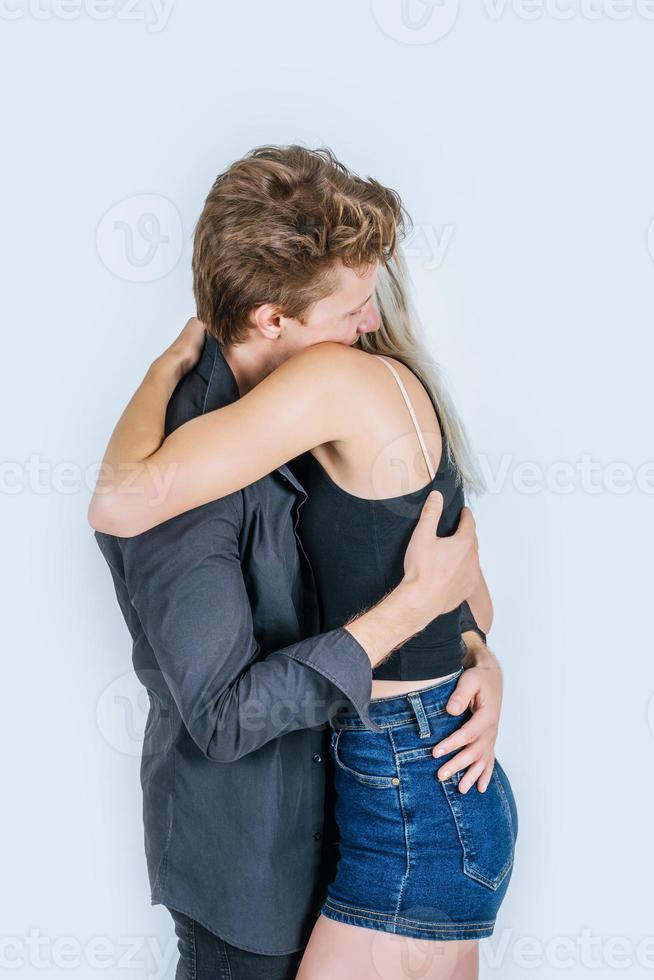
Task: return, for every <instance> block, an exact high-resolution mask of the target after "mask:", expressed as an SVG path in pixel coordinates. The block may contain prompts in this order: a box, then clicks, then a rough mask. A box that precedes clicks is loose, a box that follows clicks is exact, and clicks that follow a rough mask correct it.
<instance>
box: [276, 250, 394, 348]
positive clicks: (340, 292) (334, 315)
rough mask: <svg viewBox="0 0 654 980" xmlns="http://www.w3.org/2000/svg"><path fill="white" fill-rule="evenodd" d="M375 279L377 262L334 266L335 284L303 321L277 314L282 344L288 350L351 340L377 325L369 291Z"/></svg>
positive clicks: (351, 341) (371, 294) (376, 313)
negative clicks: (356, 266)
mask: <svg viewBox="0 0 654 980" xmlns="http://www.w3.org/2000/svg"><path fill="white" fill-rule="evenodd" d="M376 280H377V263H374V265H371V266H369V267H368V268H367V269H364V270H357V271H355V270H353V269H348V268H346V267H345V266H344V265H342V264H340V265H339V266H338V268H337V286H336V289H335V290H334V292H333V293H330V295H329V296H326V297H325V298H324V299H321V300H320V301H319V302H318V303H316V304H315V305H314V306H313V307H312V308H311V311H310V312H309V314H308V315H307V316H306V317H305V320H304V322H303V323H300V321H299V320H292V319H290V318H287V317H282V318H280V322H281V324H282V326H283V332H284V341H285V346H286V345H289V347H290V350H291V352H292V353H296V352H297V351H300V350H303V349H304V348H305V347H312V346H313V345H314V344H321V343H323V342H325V341H331V342H332V343H338V344H346V345H347V346H348V347H349V346H351V345H352V344H354V343H355V342H356V340H357V338H358V337H359V336H360V335H361V334H363V333H372V332H373V331H374V330H378V329H379V324H380V320H379V313H378V312H377V309H376V308H375V305H374V301H373V298H372V297H373V293H374V291H375V282H376Z"/></svg>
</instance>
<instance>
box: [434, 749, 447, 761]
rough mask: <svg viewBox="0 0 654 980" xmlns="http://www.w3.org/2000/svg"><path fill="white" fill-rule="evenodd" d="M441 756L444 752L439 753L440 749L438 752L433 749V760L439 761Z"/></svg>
mask: <svg viewBox="0 0 654 980" xmlns="http://www.w3.org/2000/svg"><path fill="white" fill-rule="evenodd" d="M442 755H445V753H444V752H441V751H440V749H438V750H437V749H434V758H435V759H440V757H441V756H442Z"/></svg>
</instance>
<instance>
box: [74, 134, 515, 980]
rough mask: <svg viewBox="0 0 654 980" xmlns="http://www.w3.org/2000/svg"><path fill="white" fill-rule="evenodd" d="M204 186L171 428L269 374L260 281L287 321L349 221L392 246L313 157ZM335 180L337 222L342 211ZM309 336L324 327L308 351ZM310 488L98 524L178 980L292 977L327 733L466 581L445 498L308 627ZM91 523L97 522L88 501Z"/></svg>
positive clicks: (314, 906)
mask: <svg viewBox="0 0 654 980" xmlns="http://www.w3.org/2000/svg"><path fill="white" fill-rule="evenodd" d="M244 163H247V167H245V168H243V167H242V166H241V171H240V178H241V179H240V181H237V180H236V174H237V168H238V167H239V165H243V164H244ZM244 172H245V173H246V174H248V175H251V180H252V181H255V180H256V181H257V188H256V195H255V188H254V185H252V186H251V187H250V193H245V194H244V193H243V180H242V178H243V174H244ZM272 173H274V174H276V175H277V179H276V180H272V179H270V177H271V174H272ZM219 181H221V182H222V184H221V187H222V190H225V188H226V189H227V193H226V194H222V195H220V196H219V198H220V199H219V200H218V199H217V195H216V194H214V193H212V194H210V196H209V198H208V200H207V204H206V205H205V210H204V212H203V216H202V218H201V219H200V223H199V225H198V230H197V231H196V242H195V253H194V273H195V291H196V298H197V299H198V308H199V312H201V313H202V314H203V317H204V319H205V320H206V322H207V323H208V324H210V334H209V335H207V336H206V338H205V339H204V345H203V348H202V352H201V355H200V358H199V360H198V361H197V363H196V364H195V366H194V367H193V369H192V370H191V371H190V372H189V373H187V374H185V375H184V376H183V377H182V380H181V381H180V383H179V384H178V386H177V387H176V389H175V391H174V394H173V396H172V398H171V400H170V403H169V408H168V414H167V422H166V431H167V432H171V431H172V430H173V429H175V428H177V427H178V426H180V425H181V424H182V423H184V422H186V421H188V420H189V419H191V418H194V417H196V416H198V415H201V414H203V413H206V412H209V411H212V410H214V409H216V408H219V407H222V406H224V405H227V404H230V403H232V402H234V401H235V400H236V399H238V398H239V395H240V394H241V393H242V392H243V391H244V390H247V389H248V387H251V385H252V382H253V380H254V383H256V381H257V379H260V378H261V377H262V376H265V374H266V373H269V372H270V371H272V370H273V369H274V367H275V366H276V365H277V363H279V357H280V353H279V350H280V348H279V345H276V344H275V342H274V338H272V337H271V338H270V344H269V345H268V346H266V340H267V337H266V333H265V326H266V325H265V323H262V324H261V326H262V327H263V329H260V330H258V331H256V338H255V340H256V343H254V344H251V345H250V346H248V343H247V342H246V341H245V340H244V332H246V331H245V328H246V326H247V324H248V322H249V321H250V320H251V318H252V317H253V316H254V317H255V319H256V317H257V315H258V313H259V311H260V309H261V307H260V306H259V305H257V304H256V303H255V304H253V303H252V301H251V299H248V301H247V302H246V303H245V305H244V304H243V301H242V300H241V297H243V296H245V297H251V296H252V295H253V294H252V289H251V287H252V282H253V280H254V279H257V278H260V279H262V280H263V281H264V282H267V284H268V286H267V288H268V291H269V294H270V298H271V299H272V300H274V302H275V303H280V304H283V306H284V307H285V308H286V309H287V311H288V313H289V315H293V311H294V309H295V313H296V315H298V316H301V314H302V312H303V311H304V310H305V309H306V307H307V305H308V304H309V303H310V286H311V280H312V278H313V279H314V280H315V279H318V278H320V276H321V273H322V272H323V271H324V270H323V269H322V267H321V262H320V260H319V259H320V255H323V256H324V254H325V250H327V251H329V252H330V254H332V255H334V256H336V257H338V256H339V254H340V253H339V249H341V250H344V249H346V248H347V240H348V235H349V234H351V233H353V232H356V231H357V222H363V221H366V220H370V217H371V215H373V221H375V222H376V223H377V226H378V228H379V229H380V232H379V235H378V240H377V241H373V240H372V238H370V240H369V247H370V249H371V252H370V253H369V257H371V256H374V255H375V254H376V255H377V257H378V258H383V256H384V255H385V254H387V253H388V251H390V250H392V248H393V247H394V234H395V229H396V225H397V222H398V219H399V217H400V213H399V204H398V201H397V199H396V198H395V196H394V195H393V194H392V192H390V191H388V190H386V189H385V188H381V187H380V186H379V185H376V184H375V183H374V182H373V181H362V180H359V179H358V178H353V177H352V176H351V175H349V174H347V172H346V171H345V169H344V168H342V167H341V165H339V164H337V162H336V161H334V160H333V159H331V158H329V157H327V156H326V155H322V156H321V155H320V154H312V153H311V152H310V151H306V150H299V148H289V149H287V150H279V149H274V148H273V149H268V150H263V151H258V154H257V153H255V154H252V155H251V156H250V157H249V158H247V161H239V163H238V164H235V165H234V166H233V167H232V168H230V170H229V171H227V173H226V174H224V175H222V176H221V178H219ZM230 181H231V184H233V185H234V187H233V193H230V186H231V185H230ZM330 182H331V183H330ZM218 183H219V182H218V181H217V185H218ZM344 186H345V188H346V189H347V191H348V193H349V197H350V205H351V216H350V217H349V218H348V221H349V224H348V221H345V220H344V218H343V209H342V208H340V210H339V204H341V203H342V200H341V198H342V194H343V188H344ZM330 187H331V188H332V189H331V190H330ZM237 191H238V192H237ZM293 193H295V194H299V195H300V196H301V197H303V199H304V204H303V212H304V214H305V216H307V217H305V219H304V220H303V223H301V224H298V221H297V220H289V218H288V209H287V208H284V206H283V202H284V201H285V200H286V201H287V200H288V197H289V195H292V194H293ZM255 196H256V199H257V207H256V208H253V199H254V197H255ZM310 204H312V206H311V207H310V206H309V205H310ZM218 205H219V206H218ZM318 205H319V206H318ZM335 214H337V218H336V219H335ZM262 228H264V229H266V228H269V229H270V235H271V236H273V235H274V236H275V238H276V240H279V236H280V235H282V236H283V234H284V232H285V233H286V234H287V236H288V242H289V248H290V254H296V253H297V255H298V256H300V259H299V262H298V263H297V266H299V268H298V267H295V268H294V267H293V263H292V262H288V263H285V262H281V261H280V260H279V256H276V255H275V254H274V251H273V250H268V251H266V248H265V247H262V245H261V235H262ZM358 230H360V229H358ZM255 243H258V244H256V245H255ZM264 246H265V242H264ZM303 249H304V254H302V250H303ZM221 257H222V259H221ZM221 261H222V268H221V265H220V263H221ZM312 263H313V264H312ZM307 269H308V270H309V275H307ZM312 269H313V272H314V274H313V277H312V276H311V274H310V273H311V270H312ZM300 273H303V276H302V275H301V274H300ZM303 278H304V282H303V281H302V280H303ZM314 286H315V283H314ZM323 287H324V283H323ZM262 288H263V287H262ZM239 304H240V305H239ZM365 322H366V321H365V314H364V315H363V319H362V320H361V323H362V324H363V325H364V327H365ZM183 336H184V335H183ZM321 339H323V338H322V337H321V336H320V334H319V332H318V334H317V335H316V337H315V342H316V343H317V342H319V341H320V340H321ZM165 356H166V355H165ZM168 356H171V357H176V356H177V357H179V364H180V374H182V373H183V370H184V368H185V367H186V363H185V362H186V360H187V353H186V351H185V349H184V348H183V342H182V346H181V347H180V345H179V344H178V345H173V349H172V350H171V352H169V353H168ZM266 358H268V360H266ZM304 497H305V493H304V490H303V488H302V487H301V485H300V484H299V482H298V481H297V479H296V478H295V477H294V475H293V472H292V471H291V469H289V467H287V466H281V467H279V469H277V470H276V471H275V472H273V473H271V474H270V475H269V476H267V477H265V478H263V479H261V480H258V481H257V482H255V483H253V484H251V485H250V486H248V487H246V488H245V489H244V490H242V491H239V492H237V493H233V494H231V495H230V496H227V497H224V498H222V499H220V500H217V501H213V502H212V503H209V504H205V505H203V506H200V507H196V508H195V509H194V510H191V511H188V512H187V513H185V514H182V515H180V516H178V517H175V518H173V519H171V520H168V521H165V522H164V523H159V524H158V525H157V526H155V527H152V528H151V529H150V530H148V531H146V532H145V533H142V534H138V535H136V536H134V537H130V538H118V537H116V536H114V535H112V534H108V533H100V532H98V533H97V540H98V543H99V545H100V548H101V550H102V552H103V554H104V556H105V558H106V559H107V562H108V564H109V566H110V568H111V572H112V576H113V579H114V585H115V589H116V593H117V597H118V600H119V603H120V606H121V609H122V612H123V615H124V617H125V620H126V622H127V625H128V627H129V629H130V632H131V635H132V639H133V644H134V650H133V661H134V666H135V669H136V672H137V674H138V676H139V678H140V679H141V680H142V682H143V683H144V685H145V686H146V688H147V690H148V694H149V696H150V702H151V708H150V714H149V718H148V724H147V727H146V731H145V738H144V746H143V760H142V769H141V775H142V785H143V792H144V823H145V845H146V855H147V860H148V870H149V876H150V882H151V888H152V901H153V902H154V903H162V904H164V905H166V906H167V907H168V908H169V909H170V911H171V914H172V915H173V918H174V920H175V925H176V929H177V933H178V936H179V945H180V954H181V959H180V967H179V973H178V975H179V976H182V977H183V976H187V975H188V976H194V977H196V978H199V980H204V978H205V977H206V978H209V977H211V978H214V977H220V976H230V977H232V978H233V980H241V978H247V980H249V978H254V977H257V978H263V977H265V978H267V980H285V978H291V977H293V976H294V975H295V970H296V969H297V965H298V963H299V960H300V958H301V953H302V949H303V947H304V945H305V944H306V941H307V939H308V936H309V933H310V930H311V927H312V925H313V922H314V920H315V917H316V915H317V913H318V910H319V908H320V905H321V901H322V898H323V896H324V889H325V885H326V882H327V880H328V876H329V875H330V873H331V870H332V867H333V850H334V849H333V847H330V844H331V843H332V837H333V834H332V833H331V830H330V826H329V822H327V823H325V763H326V759H327V752H326V745H325V723H326V722H327V721H328V720H329V719H330V718H331V717H333V716H334V714H335V713H336V712H337V711H338V709H339V707H341V706H343V705H345V704H348V703H351V704H353V705H354V706H355V708H356V709H357V710H358V711H359V713H360V714H361V715H362V716H363V717H367V712H368V703H369V700H370V690H371V668H372V667H374V666H375V665H376V664H378V663H379V662H380V661H382V660H383V659H384V658H385V657H386V656H387V655H388V654H389V653H390V652H391V650H393V649H394V648H396V647H397V646H399V645H401V644H402V643H403V642H404V641H405V640H407V639H408V638H409V637H410V636H412V635H414V634H415V633H416V632H419V631H420V630H421V629H423V628H424V626H426V625H427V623H428V622H429V621H430V620H431V619H433V617H434V609H436V608H441V609H443V610H445V609H453V608H456V607H457V606H459V605H460V604H461V602H462V601H463V600H464V599H465V597H466V596H467V595H469V594H470V582H471V581H472V580H473V579H474V577H475V576H476V575H477V574H478V571H479V569H478V559H477V553H476V540H475V535H474V524H473V521H472V518H471V516H470V514H469V512H465V514H464V517H463V518H462V521H461V525H460V527H459V530H458V531H457V533H456V534H455V535H454V536H452V537H450V538H445V539H439V538H437V537H436V533H435V532H436V527H437V525H438V518H439V516H440V506H439V504H437V503H433V502H430V503H429V504H428V505H427V506H426V508H425V512H424V514H423V517H422V519H421V521H420V523H419V525H418V527H417V528H416V531H415V533H414V536H413V539H412V542H411V545H410V549H409V552H408V558H407V565H408V567H409V569H410V575H407V577H406V579H405V580H404V581H403V582H402V583H400V585H399V586H398V587H397V588H396V589H395V590H393V592H391V593H390V594H389V595H388V596H386V597H385V598H384V599H383V600H382V601H381V602H380V603H379V604H378V605H377V606H375V607H374V608H373V609H371V610H369V611H367V612H366V613H364V614H363V615H361V616H359V617H358V618H357V619H355V620H354V621H352V622H350V623H348V624H344V625H343V626H342V627H339V628H338V629H334V630H331V631H329V632H327V633H323V634H321V633H320V632H319V624H318V614H317V602H316V596H315V593H314V588H313V579H312V575H311V570H310V568H309V567H308V564H307V561H306V558H305V556H304V554H303V551H302V548H301V545H300V543H299V541H298V540H297V538H296V533H295V526H296V522H297V511H298V507H299V506H300V505H301V502H302V500H303V498H304ZM101 501H102V498H101V497H100V498H98V503H97V504H96V506H98V507H100V508H101V507H102V502H101ZM91 521H92V523H94V524H99V526H101V527H104V529H105V530H106V529H107V528H108V527H109V525H108V524H107V521H106V520H102V518H100V519H98V515H97V514H95V513H94V512H93V509H92V512H91ZM463 610H464V613H463V616H464V619H463V621H462V629H463V631H464V637H465V639H466V642H468V643H469V648H470V657H469V660H468V662H467V663H468V665H469V666H470V668H471V669H469V670H466V671H465V672H464V674H463V675H462V679H461V681H460V686H459V697H460V701H461V708H460V710H463V708H464V707H465V706H466V705H468V704H469V703H470V701H471V699H472V697H474V696H475V695H476V696H477V698H478V700H479V701H485V702H486V704H487V708H486V709H485V710H484V711H483V712H479V713H478V715H477V716H476V717H475V721H476V723H477V724H476V728H477V732H476V736H475V737H476V739H479V738H480V737H481V738H482V739H483V738H484V737H485V738H486V739H487V741H490V742H491V743H492V740H493V738H494V732H495V730H496V727H497V722H498V716H499V700H500V697H499V694H498V691H499V689H500V687H501V684H500V682H499V673H500V672H499V667H498V666H497V664H496V662H495V661H494V658H493V657H492V655H491V654H490V653H489V652H488V651H487V650H486V648H485V645H484V644H483V642H482V641H481V640H480V639H479V637H478V636H477V635H476V633H475V632H474V631H475V630H476V624H475V623H474V619H473V618H472V616H471V614H470V611H469V609H468V607H467V606H466V605H465V604H464V606H463ZM480 721H481V726H480ZM480 727H483V728H484V729H485V731H484V733H482V735H481V736H479V728H480Z"/></svg>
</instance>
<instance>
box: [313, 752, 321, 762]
mask: <svg viewBox="0 0 654 980" xmlns="http://www.w3.org/2000/svg"><path fill="white" fill-rule="evenodd" d="M313 761H314V762H322V756H321V755H319V754H318V753H317V752H316V754H315V755H314V757H313Z"/></svg>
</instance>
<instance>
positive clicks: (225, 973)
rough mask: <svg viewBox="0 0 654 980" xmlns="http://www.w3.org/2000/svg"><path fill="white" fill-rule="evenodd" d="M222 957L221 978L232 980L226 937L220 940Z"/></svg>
mask: <svg viewBox="0 0 654 980" xmlns="http://www.w3.org/2000/svg"><path fill="white" fill-rule="evenodd" d="M220 959H221V963H222V970H221V977H220V980H232V968H231V966H230V962H229V956H228V955H227V946H226V944H225V940H224V939H221V941H220Z"/></svg>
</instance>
